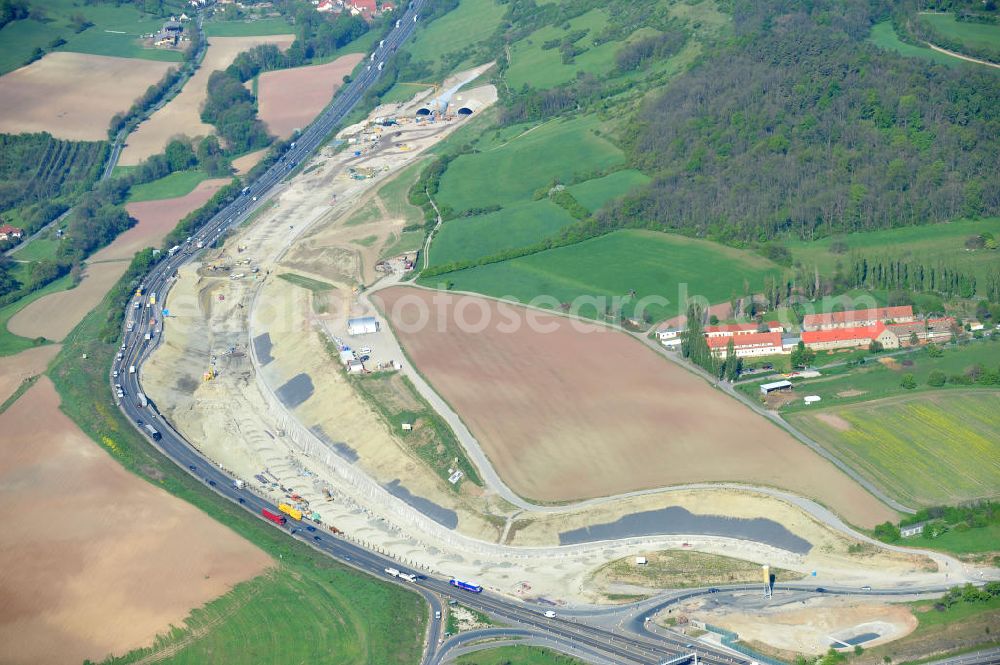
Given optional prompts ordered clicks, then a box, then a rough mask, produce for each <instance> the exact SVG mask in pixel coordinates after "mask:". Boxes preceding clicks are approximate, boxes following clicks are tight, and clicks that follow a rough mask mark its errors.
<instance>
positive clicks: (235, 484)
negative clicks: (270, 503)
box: [233, 479, 247, 490]
mask: <svg viewBox="0 0 1000 665" xmlns="http://www.w3.org/2000/svg"><path fill="white" fill-rule="evenodd" d="M246 486H247V484H246V483H245V482H243V481H242V480H239V479H237V480H234V481H233V487H235V488H236V489H238V490H241V489H243V488H244V487H246Z"/></svg>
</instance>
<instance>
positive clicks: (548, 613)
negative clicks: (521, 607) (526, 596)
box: [545, 610, 556, 619]
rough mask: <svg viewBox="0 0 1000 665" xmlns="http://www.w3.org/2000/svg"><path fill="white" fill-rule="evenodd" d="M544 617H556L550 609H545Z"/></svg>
mask: <svg viewBox="0 0 1000 665" xmlns="http://www.w3.org/2000/svg"><path fill="white" fill-rule="evenodd" d="M545 618H546V619H555V618H556V613H555V612H553V611H552V610H545Z"/></svg>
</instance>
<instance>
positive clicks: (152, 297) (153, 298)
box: [146, 291, 156, 307]
mask: <svg viewBox="0 0 1000 665" xmlns="http://www.w3.org/2000/svg"><path fill="white" fill-rule="evenodd" d="M155 304H156V291H153V292H152V293H150V294H149V302H148V303H146V307H152V306H153V305H155Z"/></svg>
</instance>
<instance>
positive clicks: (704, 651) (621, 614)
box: [109, 0, 943, 665]
mask: <svg viewBox="0 0 1000 665" xmlns="http://www.w3.org/2000/svg"><path fill="white" fill-rule="evenodd" d="M425 1H426V0H414V2H413V3H412V5H411V6H410V8H409V9H408V10H407V12H406V13H405V15H404V16H403V18H402V19H401V21H400V24H399V26H398V27H396V28H395V29H394V30H393V31H392V32H391V33H390V35H389V36H388V37H387V38H386V40H385V47H384V48H380V49H378V50H377V51H376V57H375V60H374V62H373V64H375V65H376V66H373V67H372V68H371V69H370V70H366V72H365V74H363V75H362V76H360V77H359V78H357V79H355V80H354V81H352V83H351V84H349V85H347V86H345V88H344V89H342V91H341V93H340V95H338V97H337V99H335V100H334V102H333V104H331V105H330V107H328V108H327V109H326V111H324V112H323V114H322V115H321V116H320V117H319V118H318V119H317V120H316V122H315V123H314V124H313V125H311V126H310V127H309V128H308V129H307V130H306V131H305V132H304V133H303V134H302V135H301V136H300V137H299V138H298V139H297V140H296V143H295V144H294V146H293V147H291V149H290V150H288V152H287V153H286V154H285V155H284V156H283V157H282V159H281V160H280V161H279V162H278V163H276V164H275V165H274V166H272V167H271V168H270V169H269V170H268V171H267V172H265V173H264V174H263V175H262V176H261V178H259V179H258V180H257V181H256V182H254V183H253V184H251V185H250V186H249V187H248V188H247V189H246V190H245V192H244V194H243V195H242V196H240V197H239V198H238V199H237V200H236V201H234V202H233V203H231V204H230V205H229V206H227V207H226V208H225V209H224V210H222V211H221V212H220V213H218V214H217V215H215V216H214V217H213V218H212V219H211V220H209V222H208V223H207V224H205V226H204V227H202V229H200V230H199V231H198V232H197V233H196V234H194V235H193V236H192V237H191V238H190V239H189V240H188V242H187V243H185V245H184V248H183V249H182V250H181V251H179V252H177V253H176V254H175V255H174V256H168V257H167V258H166V259H165V260H164V261H162V262H161V263H160V264H158V265H157V266H156V267H154V269H153V270H152V272H151V273H150V274H149V275H148V276H147V279H146V283H145V287H146V290H147V292H148V293H158V294H165V293H166V291H167V290H168V289H169V287H170V284H171V283H172V281H173V276H174V274H175V273H176V270H177V268H178V267H179V266H180V265H181V264H183V263H184V262H186V261H188V260H189V259H190V258H191V255H192V254H193V251H194V250H193V248H194V247H196V246H197V244H198V243H203V244H205V245H207V244H210V243H212V242H214V241H215V240H217V239H218V238H219V237H220V236H221V235H222V234H223V233H224V232H225V231H226V230H227V229H228V228H230V227H232V226H233V225H235V224H239V223H241V222H242V221H243V220H244V219H246V217H247V216H248V215H249V214H251V213H252V212H253V211H254V210H255V209H256V208H257V207H258V206H259V205H261V204H262V203H263V202H264V201H265V200H266V199H267V198H268V197H269V196H270V195H271V194H272V193H273V192H274V188H275V186H276V185H277V184H278V183H279V182H280V181H281V180H282V179H283V177H284V176H285V175H286V174H287V173H288V172H289V171H290V170H291V169H293V168H294V167H295V166H297V165H298V164H299V163H300V162H301V161H302V160H303V159H304V158H305V157H306V156H307V155H309V154H310V153H311V152H312V151H313V150H314V149H315V148H316V147H318V146H319V144H320V143H321V142H322V141H323V140H324V139H325V138H326V136H327V135H328V134H329V133H330V132H331V131H332V130H333V128H334V126H335V125H336V124H338V123H339V122H340V121H341V120H342V119H343V118H344V117H346V115H347V113H349V112H350V111H351V109H352V108H353V107H354V106H355V105H356V104H357V102H358V101H359V100H360V99H361V96H362V95H363V94H364V92H365V91H366V90H367V88H368V86H370V85H371V84H372V83H373V82H374V81H375V80H376V79H377V78H378V75H379V71H378V69H377V63H380V62H383V61H384V58H385V56H386V55H387V54H388V53H391V52H392V51H394V50H395V49H396V48H397V47H398V46H399V44H401V43H402V41H403V40H405V39H406V38H407V37H408V36H409V34H410V33H411V32H412V30H413V25H414V23H415V17H416V16H417V12H418V11H419V9H420V7H421V6H422V5H423V3H424V2H425ZM161 302H162V300H161ZM144 305H145V307H144ZM128 306H129V308H130V313H131V312H132V311H133V310H135V309H138V310H139V311H140V312H141V313H142V317H141V318H142V319H143V321H142V322H138V321H137V323H136V325H135V327H134V328H133V330H132V331H130V332H126V333H125V334H124V342H123V344H122V347H121V353H120V357H119V358H118V359H117V360H116V364H115V367H116V368H117V369H118V370H119V371H120V376H119V377H118V378H116V379H110V377H109V379H110V380H111V382H112V383H114V382H119V383H121V384H122V388H123V391H124V396H123V398H122V399H121V400H120V402H119V407H120V408H121V409H122V410H123V411H124V412H125V414H126V415H127V416H128V417H129V419H130V420H132V421H133V422H134V423H135V424H136V426H137V427H138V428H139V430H140V431H141V432H144V433H146V434H147V436H149V434H150V433H149V431H148V430H147V429H144V427H145V426H148V427H151V428H153V429H155V430H156V435H155V436H152V437H151V438H152V439H153V444H154V445H155V446H156V447H157V448H158V449H159V450H160V451H161V452H163V453H164V454H165V455H166V456H167V457H169V458H170V459H171V460H172V461H174V462H175V463H176V464H178V465H179V466H181V468H183V469H185V470H186V471H187V472H188V473H189V474H191V475H192V476H194V477H196V478H198V479H199V480H200V481H202V482H204V483H205V484H206V485H207V486H208V487H210V488H211V489H212V490H214V491H215V492H216V493H218V494H220V495H221V496H223V497H225V498H227V499H229V500H230V501H233V502H235V503H237V504H239V505H241V506H243V507H244V508H245V509H246V510H249V511H250V512H251V513H253V514H255V515H257V516H260V515H261V511H262V510H263V509H269V510H271V511H276V510H277V506H275V505H274V504H272V503H271V502H270V501H268V500H266V499H264V498H262V497H260V496H258V495H256V494H253V493H251V492H249V491H246V490H241V489H238V488H237V487H236V486H235V484H234V482H233V479H232V478H231V477H229V476H228V475H227V474H225V473H224V472H223V471H222V470H220V469H219V468H218V467H216V466H215V465H214V464H212V463H211V462H210V461H209V460H208V459H207V458H205V457H203V456H202V455H201V454H200V453H199V452H198V450H197V449H196V448H195V447H194V446H193V445H192V444H191V443H189V442H188V441H186V440H185V439H184V438H183V437H182V436H181V435H180V434H178V433H177V432H176V431H175V430H174V429H173V428H172V427H171V426H170V424H169V423H168V422H166V421H164V420H163V419H162V418H161V417H160V416H159V414H158V413H157V412H156V410H155V407H153V406H152V405H148V406H144V405H143V403H142V399H141V398H140V397H139V395H141V392H140V391H141V386H140V384H139V381H138V376H139V374H138V367H139V366H140V365H141V364H142V362H143V361H144V360H145V359H146V358H147V357H148V355H149V353H150V352H151V351H152V349H153V348H155V345H156V344H157V343H158V341H159V338H158V336H156V335H154V336H153V339H152V340H146V339H145V338H144V335H145V333H146V332H152V331H150V328H151V327H152V328H154V330H155V325H156V324H154V325H153V326H149V325H148V323H147V322H146V319H147V317H146V315H147V314H152V315H153V317H154V318H155V319H157V320H159V314H158V312H156V309H155V308H154V307H150V306H149V305H148V304H146V303H144V302H143V299H142V298H140V297H138V296H137V297H136V298H134V299H133V300H132V301H131V302H130V303H129V305H128ZM137 306H138V307H137ZM137 318H139V317H137ZM129 367H135V368H136V371H135V372H131V371H129ZM260 519H263V518H262V517H261V518H260ZM276 528H282V529H283V530H287V532H288V534H289V535H290V536H291V537H293V538H296V539H298V540H300V541H302V542H305V543H307V544H309V545H310V546H312V547H313V548H315V549H317V550H318V551H320V552H322V553H324V554H326V555H329V556H331V557H333V558H335V559H337V560H338V561H340V562H342V563H344V564H345V565H348V566H351V567H353V568H355V569H356V570H359V571H362V572H365V573H368V574H371V575H375V576H380V577H383V578H384V579H386V580H388V581H390V582H395V583H398V584H402V585H406V586H413V587H414V590H415V591H417V592H419V593H420V594H421V595H422V596H423V597H424V598H425V599H426V600H427V601H428V603H429V604H430V606H431V607H430V609H431V611H432V613H433V612H442V611H443V608H442V605H441V601H440V599H441V598H451V599H454V600H461V602H462V603H463V604H464V605H466V606H468V607H470V608H472V609H475V610H478V611H481V612H484V613H486V614H489V615H490V616H493V617H496V618H497V619H500V620H504V621H508V622H510V623H512V624H514V625H516V626H517V627H519V628H520V629H522V630H524V631H528V632H530V634H531V635H534V636H536V638H537V639H544V640H548V641H549V642H550V643H551V644H557V645H567V644H568V645H572V648H573V649H575V650H576V653H580V654H586V657H587V659H588V660H592V661H593V662H614V663H641V664H649V665H653V664H657V663H661V662H662V661H663V660H665V659H668V658H673V657H676V656H678V655H679V654H683V653H687V652H688V651H690V649H687V648H686V647H685V646H684V643H685V642H686V639H685V638H682V637H677V636H675V635H672V634H666V635H653V634H650V633H647V632H646V631H645V630H643V629H642V623H643V622H642V621H641V619H640V618H639V616H640V615H642V614H645V613H648V612H649V611H651V610H652V609H654V608H655V607H657V606H666V605H669V604H670V603H674V602H677V601H678V600H681V599H683V598H688V597H691V596H693V595H697V594H698V593H709V592H710V591H709V590H707V589H703V590H693V591H686V592H683V593H679V594H678V593H673V594H669V595H667V596H661V597H659V598H656V599H653V600H652V601H646V602H644V603H638V604H635V605H630V606H625V607H616V608H610V609H609V608H600V607H593V608H580V609H577V610H575V611H571V612H563V613H562V615H561V616H560V617H557V618H548V617H545V616H544V611H545V610H546V609H547V608H545V607H541V606H534V605H530V604H527V603H524V602H519V601H514V600H511V599H508V598H505V597H501V596H497V595H494V594H491V593H481V594H474V593H469V592H466V591H462V590H460V589H458V588H456V587H454V586H452V585H450V584H449V582H448V581H447V580H446V579H443V578H439V577H435V576H428V575H423V574H421V571H417V570H412V569H408V568H407V567H405V566H401V565H400V564H399V563H398V562H396V561H394V560H393V559H391V558H389V557H388V556H384V555H381V554H378V553H376V552H372V551H370V550H367V549H365V548H363V547H361V546H360V545H358V544H356V543H353V542H351V541H350V540H349V539H347V538H345V537H343V536H338V535H336V534H333V533H330V532H327V531H324V530H323V529H322V527H318V526H314V525H311V524H308V523H299V522H294V521H293V522H291V523H289V524H286V525H284V526H282V527H278V526H277V525H276ZM388 567H393V568H397V569H399V570H401V571H402V572H404V573H410V574H413V575H416V576H417V580H416V581H415V582H413V583H405V582H400V581H398V580H396V579H395V578H391V577H389V576H387V575H386V574H385V572H384V571H385V569H386V568H388ZM783 586H785V585H783ZM788 586H790V585H788ZM739 588H741V587H737V589H739ZM750 588H753V587H750ZM803 588H804V587H803ZM942 590H943V589H942V588H926V589H906V590H900V591H894V590H888V591H887V592H886V593H890V594H892V593H898V594H908V595H909V594H914V593H920V592H927V593H940V592H941V591H942ZM829 592H831V593H834V592H843V593H857V592H856V591H853V590H848V589H843V590H838V589H829ZM432 616H434V615H433V614H432ZM626 619H627V620H626ZM637 626H638V628H637ZM440 633H441V622H440V619H438V618H434V619H432V620H431V621H429V622H428V631H427V635H426V640H427V643H428V648H427V650H426V652H425V656H424V659H423V662H424V663H425V664H426V665H432V664H433V663H437V662H440V659H439V658H438V657H437V653H438V642H439V639H440V638H439V635H440ZM463 642H464V640H459V639H455V640H450V641H449V643H448V644H449V645H455V644H460V643H463ZM452 648H454V647H453V646H449V647H447V648H446V649H445V651H448V650H450V649H452ZM699 655H700V657H701V659H702V660H704V661H706V662H708V663H712V664H713V665H748V663H749V661H748V660H747V659H746V658H743V657H738V656H733V655H730V654H729V653H728V652H725V651H723V650H720V649H715V648H713V647H708V646H705V647H704V648H701V649H700V654H699Z"/></svg>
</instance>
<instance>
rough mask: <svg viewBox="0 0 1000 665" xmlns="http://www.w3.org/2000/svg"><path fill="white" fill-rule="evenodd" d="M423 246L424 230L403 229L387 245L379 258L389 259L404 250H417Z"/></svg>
mask: <svg viewBox="0 0 1000 665" xmlns="http://www.w3.org/2000/svg"><path fill="white" fill-rule="evenodd" d="M423 246H424V232H423V231H403V232H402V233H400V234H399V235H397V236H396V237H395V240H393V241H391V242H389V243H388V244H387V245H386V247H385V249H383V250H382V254H381V256H379V259H388V258H391V257H393V256H399V255H400V254H402V253H403V252H415V251H417V250H418V249H420V248H421V247H423Z"/></svg>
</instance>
